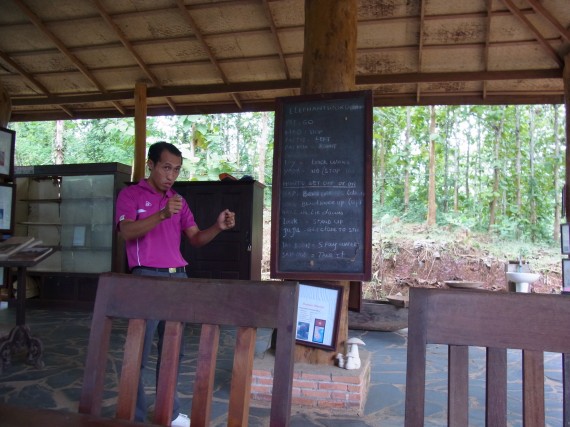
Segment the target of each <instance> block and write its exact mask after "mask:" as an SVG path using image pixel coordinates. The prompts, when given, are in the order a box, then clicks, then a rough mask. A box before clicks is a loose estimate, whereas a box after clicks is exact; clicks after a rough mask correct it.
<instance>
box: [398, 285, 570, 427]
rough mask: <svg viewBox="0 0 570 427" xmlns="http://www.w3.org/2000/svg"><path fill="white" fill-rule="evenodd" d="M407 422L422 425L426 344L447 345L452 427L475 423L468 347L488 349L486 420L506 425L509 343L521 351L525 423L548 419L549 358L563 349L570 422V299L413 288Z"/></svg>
mask: <svg viewBox="0 0 570 427" xmlns="http://www.w3.org/2000/svg"><path fill="white" fill-rule="evenodd" d="M409 310H410V311H409V319H408V320H409V324H408V356H407V369H406V409H405V419H406V420H405V425H406V427H420V426H423V425H424V405H425V382H426V348H427V345H428V344H445V345H448V354H449V359H448V405H447V407H448V411H447V412H448V414H447V418H448V425H449V426H467V425H468V424H469V423H468V421H469V370H468V368H469V354H468V349H469V346H478V347H486V357H487V372H486V404H485V415H486V425H487V426H490V427H506V426H507V349H518V350H522V396H521V400H522V402H523V405H522V416H523V425H524V426H527V427H540V426H544V425H545V400H544V380H545V377H544V356H543V353H544V352H545V351H547V352H555V353H561V366H563V387H564V389H563V390H564V391H563V393H564V402H563V404H562V405H561V406H562V408H561V409H562V410H563V419H564V423H563V425H564V426H568V425H570V424H569V422H570V418H569V416H570V412H569V408H570V406H569V405H570V398H569V395H568V387H567V385H568V381H569V379H570V378H569V375H570V363H569V361H570V358H569V355H570V299H569V298H568V297H566V296H561V295H545V294H542V295H540V294H522V293H500V292H488V291H479V290H459V289H457V290H456V289H445V290H440V289H422V288H412V289H411V290H410V308H409Z"/></svg>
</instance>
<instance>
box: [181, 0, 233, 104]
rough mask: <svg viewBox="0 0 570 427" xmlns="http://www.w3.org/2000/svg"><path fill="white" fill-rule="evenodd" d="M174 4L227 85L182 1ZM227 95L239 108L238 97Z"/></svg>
mask: <svg viewBox="0 0 570 427" xmlns="http://www.w3.org/2000/svg"><path fill="white" fill-rule="evenodd" d="M176 4H177V5H178V9H180V12H181V15H182V18H184V20H185V21H186V23H187V24H188V25H189V26H190V28H191V29H192V32H193V33H194V35H195V36H196V38H197V39H198V41H199V42H200V44H201V45H202V48H203V49H204V52H205V53H206V55H207V56H208V58H209V59H210V62H211V63H212V65H213V66H214V67H215V68H216V70H217V71H218V74H219V75H220V77H221V78H222V81H223V82H224V83H226V84H227V83H228V78H227V77H226V74H225V73H224V70H222V67H220V64H219V63H218V61H217V59H216V57H215V56H214V52H212V49H210V46H209V45H208V43H207V42H206V39H205V38H204V36H203V35H202V31H201V30H200V28H199V27H198V24H196V22H195V21H194V18H192V15H190V11H189V10H188V9H186V5H185V4H184V0H176ZM228 94H229V95H230V96H231V97H232V99H233V100H234V102H235V103H236V104H237V105H238V107H240V108H241V101H240V100H239V98H238V96H237V95H236V94H235V93H233V92H231V93H228Z"/></svg>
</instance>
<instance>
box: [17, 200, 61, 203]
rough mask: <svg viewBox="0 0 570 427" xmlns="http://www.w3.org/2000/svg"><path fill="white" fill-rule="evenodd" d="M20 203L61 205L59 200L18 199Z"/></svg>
mask: <svg viewBox="0 0 570 427" xmlns="http://www.w3.org/2000/svg"><path fill="white" fill-rule="evenodd" d="M19 200H20V202H27V203H61V199H19Z"/></svg>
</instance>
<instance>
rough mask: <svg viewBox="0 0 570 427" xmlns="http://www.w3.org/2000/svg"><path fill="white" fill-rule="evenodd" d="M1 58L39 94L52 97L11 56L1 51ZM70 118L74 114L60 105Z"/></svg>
mask: <svg viewBox="0 0 570 427" xmlns="http://www.w3.org/2000/svg"><path fill="white" fill-rule="evenodd" d="M0 58H2V59H3V60H4V62H6V63H7V64H8V65H10V67H12V68H13V69H14V70H16V71H17V72H18V74H20V75H21V76H22V77H23V78H24V79H26V80H27V81H28V82H29V83H30V84H32V85H33V86H35V87H36V88H37V89H38V91H39V92H41V93H43V94H44V95H50V92H49V90H48V89H47V88H46V87H45V86H44V85H43V84H41V83H40V82H39V81H38V80H37V79H35V78H34V76H32V75H31V74H30V73H28V72H27V71H26V70H25V69H24V68H23V67H22V66H20V64H18V63H17V62H16V61H14V60H13V59H12V58H10V56H8V55H7V54H6V53H5V52H2V51H1V50H0ZM58 107H59V108H61V109H62V110H63V111H64V112H65V113H66V114H67V115H68V116H69V117H71V118H72V117H73V112H72V111H71V110H70V109H69V108H67V107H66V106H64V105H58Z"/></svg>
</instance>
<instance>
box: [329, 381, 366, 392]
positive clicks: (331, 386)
mask: <svg viewBox="0 0 570 427" xmlns="http://www.w3.org/2000/svg"><path fill="white" fill-rule="evenodd" d="M350 387H355V386H347V385H346V384H339V383H319V390H340V391H347V390H350ZM357 388H359V387H357ZM357 391H360V390H357Z"/></svg>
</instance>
